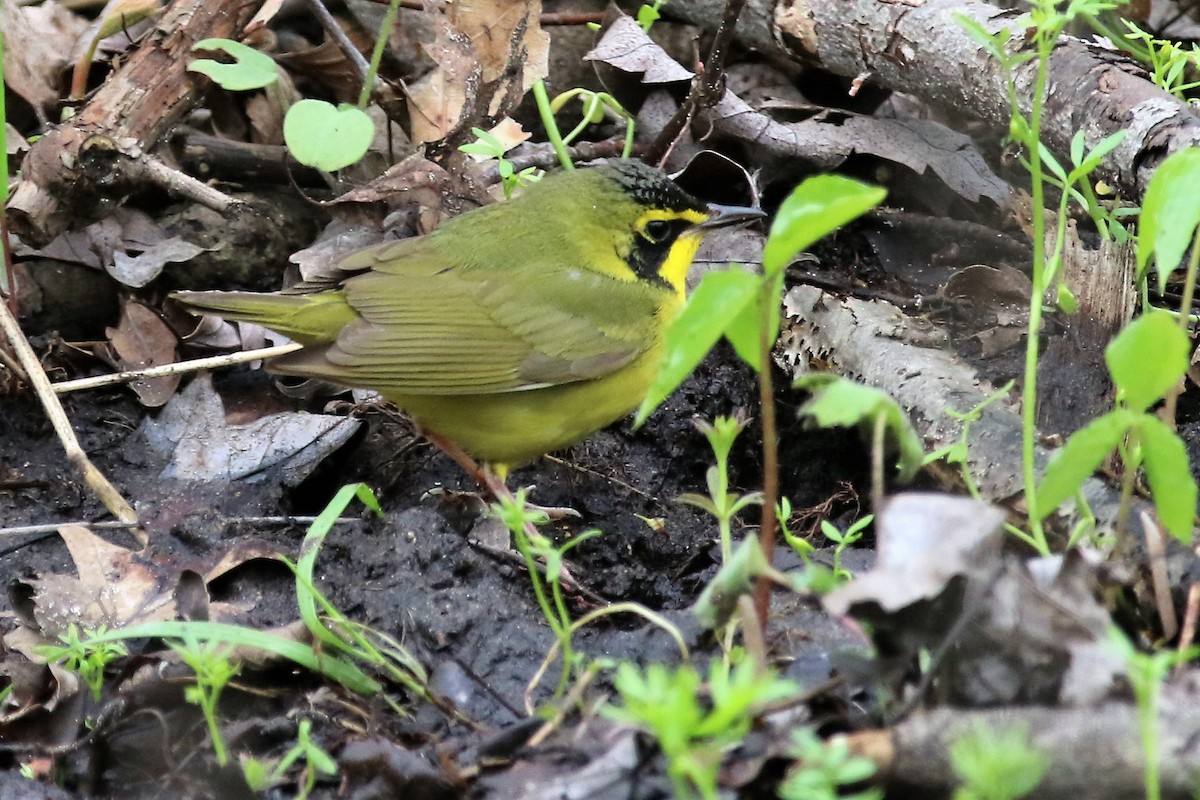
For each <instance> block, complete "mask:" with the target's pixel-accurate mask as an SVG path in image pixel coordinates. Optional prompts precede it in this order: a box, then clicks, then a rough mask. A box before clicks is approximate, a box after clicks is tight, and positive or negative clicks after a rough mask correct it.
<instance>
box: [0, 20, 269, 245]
mask: <svg viewBox="0 0 1200 800" xmlns="http://www.w3.org/2000/svg"><path fill="white" fill-rule="evenodd" d="M260 4H261V3H260V2H258V1H257V0H250V1H249V2H247V0H176V2H174V3H172V4H171V5H170V6H169V7H168V8H167V9H166V11H165V12H164V13H163V15H162V17H161V18H160V19H159V20H158V22H157V23H156V24H155V25H154V27H153V28H151V30H150V31H149V32H148V33H147V34H146V37H145V38H144V39H143V40H142V42H141V43H140V45H139V47H138V48H137V50H136V51H135V52H134V53H132V54H131V55H130V57H129V59H128V61H127V62H126V63H125V64H124V65H123V66H122V67H121V68H120V69H118V70H117V71H115V72H114V73H113V74H112V75H110V76H109V77H108V80H107V81H105V83H104V85H103V86H101V87H100V88H99V89H97V90H96V92H95V94H94V95H93V96H92V98H91V99H90V100H89V101H88V103H87V105H85V106H84V107H83V108H81V109H80V110H79V113H78V114H76V115H75V117H73V118H72V119H71V120H69V121H68V122H65V123H63V124H62V125H59V126H58V127H57V128H55V129H54V130H52V131H50V132H49V133H47V134H46V135H45V136H43V137H42V138H41V139H39V140H38V141H37V142H35V143H34V145H33V147H32V148H30V151H29V154H28V155H27V156H26V158H25V161H24V165H23V166H22V170H21V179H20V181H19V182H18V183H17V185H16V188H15V189H14V191H13V194H12V198H11V199H10V201H9V204H8V213H9V224H10V225H11V226H12V230H13V231H14V232H15V233H16V234H17V235H18V236H20V237H21V238H22V239H24V240H25V241H27V242H28V243H30V244H34V245H37V246H42V245H45V244H46V243H47V242H49V241H50V240H51V239H53V238H54V237H55V236H56V235H58V234H59V233H61V232H63V231H65V230H67V229H68V228H69V227H78V226H82V225H84V224H87V223H88V222H92V221H94V220H96V219H99V218H100V217H102V216H103V215H104V213H105V212H106V210H107V209H109V208H112V207H115V205H116V204H117V203H119V202H120V201H121V200H123V199H124V197H125V196H127V195H128V194H129V193H130V192H131V191H132V190H133V189H135V188H137V187H138V186H140V185H144V184H145V183H146V181H147V170H148V168H149V169H150V171H152V172H153V171H161V170H160V169H159V165H158V164H157V162H156V164H155V165H143V164H142V163H141V161H142V160H143V156H144V154H145V153H146V152H147V151H149V150H150V149H151V148H153V147H154V146H155V144H157V143H158V141H159V140H160V138H161V137H162V136H163V135H164V134H165V133H166V132H167V131H169V130H170V129H171V128H172V127H174V126H175V125H176V124H178V123H179V121H180V120H181V119H182V118H183V116H184V115H185V114H186V113H187V112H188V111H190V110H191V109H192V107H193V106H194V105H195V103H196V101H197V100H198V99H199V97H200V95H201V93H202V91H203V90H204V87H206V86H207V84H208V79H207V78H204V77H202V76H200V75H198V74H197V73H192V72H188V71H187V65H188V62H189V61H191V60H192V58H193V53H192V46H193V45H195V43H196V42H198V41H200V40H202V39H206V38H210V37H223V38H236V37H237V36H238V35H239V33H240V32H241V30H242V28H243V27H244V26H245V25H246V23H247V22H248V21H249V20H250V18H251V17H252V16H253V15H254V12H255V10H256V9H257V8H258V6H259V5H260ZM208 201H209V202H214V201H216V198H214V197H213V195H211V193H210V194H209V195H208Z"/></svg>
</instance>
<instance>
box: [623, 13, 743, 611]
mask: <svg viewBox="0 0 1200 800" xmlns="http://www.w3.org/2000/svg"><path fill="white" fill-rule="evenodd" d="M745 5H746V0H728V2H726V3H725V13H724V14H723V15H722V16H721V24H720V25H719V26H718V27H717V32H716V34H715V35H714V36H713V43H712V47H711V48H709V51H708V59H707V60H706V61H705V62H704V64H703V65H702V68H701V70H700V72H699V74H697V75H696V77H695V78H694V79H692V88H691V91H689V92H688V96H687V99H686V100H684V101H683V104H682V105H680V106H679V110H678V111H676V112H675V116H673V117H671V119H670V120H669V121H668V122H667V124H666V125H664V126H663V129H662V130H661V131H659V134H658V138H656V139H655V140H654V144H652V145H650V149H649V151H648V152H647V153H646V157H645V161H646V163H647V164H654V165H656V166H662V162H663V161H664V160H665V159H666V157H667V154H668V153H670V152H671V150H672V148H674V147H675V143H676V142H677V141H678V140H679V137H680V136H682V135H683V131H684V130H685V129H686V128H687V126H688V124H689V123H690V122H691V121H692V117H694V116H695V114H696V112H697V111H698V110H700V109H702V108H712V106H714V105H716V103H717V101H718V100H720V99H721V96H722V95H724V94H725V55H726V53H728V51H729V45H730V44H731V43H732V42H733V33H734V28H736V27H737V21H738V17H739V16H741V13H742V7H743V6H745ZM764 621H765V620H764Z"/></svg>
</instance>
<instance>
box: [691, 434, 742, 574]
mask: <svg viewBox="0 0 1200 800" xmlns="http://www.w3.org/2000/svg"><path fill="white" fill-rule="evenodd" d="M747 422H748V420H746V419H743V418H739V417H724V416H722V417H717V418H716V419H715V420H713V421H712V423H711V424H710V423H708V422H705V421H703V420H699V421H697V422H696V427H697V428H699V429H700V432H701V433H703V434H704V438H706V439H708V444H709V447H711V448H712V451H713V455H714V456H715V457H716V460H717V463H716V464H715V465H714V466H711V467H709V468H708V472H707V473H706V476H705V477H706V482H707V483H708V495H707V496H706V495H702V494H694V493H687V494H682V495H680V496H679V497H678V498H677V500H678V501H679V502H680V503H687V504H688V505H692V506H695V507H696V508H699V509H701V510H703V511H707V512H708V513H709V514H712V515H713V516H714V517H716V520H717V529H718V532H719V534H720V540H721V561H722V562H728V561H729V559H730V557H731V556H732V555H733V518H734V517H736V516H737V515H738V514H739V513H740V512H741V511H743V510H744V509H746V508H749V507H750V506H753V505H758V504H759V503H762V492H751V493H750V494H745V495H739V494H734V493H733V492H730V491H729V453H730V451H731V450H732V449H733V443H734V441H736V440H737V437H738V434H740V433H741V432H742V431H743V430H745V428H746V424H747Z"/></svg>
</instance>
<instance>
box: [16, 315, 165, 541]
mask: <svg viewBox="0 0 1200 800" xmlns="http://www.w3.org/2000/svg"><path fill="white" fill-rule="evenodd" d="M0 330H2V331H3V332H4V335H5V336H6V337H7V338H8V341H9V343H10V344H11V345H12V348H13V351H14V352H15V353H16V356H17V360H18V361H20V362H21V366H23V367H24V368H25V372H26V374H27V375H28V376H29V383H30V385H31V386H32V387H33V390H34V392H36V393H37V396H38V399H39V400H41V402H42V407H43V408H44V409H46V416H47V418H49V420H50V424H51V425H53V426H54V431H55V433H57V434H58V438H59V441H61V442H62V446H63V449H64V450H65V451H66V453H67V460H68V461H70V462H71V463H72V464H73V465H75V468H76V469H78V470H79V472H80V473H81V474H82V475H83V479H84V481H85V482H86V483H87V485H88V486H89V487H91V489H92V491H93V492H95V493H96V496H97V497H99V498H100V501H101V502H103V503H104V506H105V508H107V509H108V510H109V512H110V513H111V514H112V515H113V516H114V517H116V518H117V519H119V520H121V521H122V522H129V523H136V522H137V519H138V518H137V514H136V513H135V512H134V510H133V507H132V506H131V505H129V503H128V502H126V501H125V498H124V497H122V496H121V493H120V492H118V491H117V489H116V487H114V486H113V485H112V484H111V483H109V481H108V479H107V478H105V477H104V474H103V473H101V472H100V470H98V469H96V466H95V465H94V464H93V463H92V462H91V460H90V459H89V458H88V457H87V453H85V452H84V451H83V448H82V447H80V446H79V440H78V439H77V438H76V437H75V431H74V430H72V428H71V422H70V420H68V419H67V414H66V412H65V411H64V410H63V407H62V403H60V402H59V400H58V396H57V395H56V394H54V388H53V387H52V386H51V385H50V379H49V378H48V377H46V373H45V371H44V370H43V369H42V365H41V364H40V363H39V362H38V358H37V354H36V353H34V352H33V348H32V347H31V346H30V345H29V341H28V340H27V339H26V338H25V334H24V333H22V332H21V326H20V325H18V324H17V319H16V317H14V316H13V315H12V314H11V313H10V312H9V310H8V306H7V305H5V304H4V303H0ZM133 534H134V536H135V537H137V539H138V541H139V542H141V543H142V544H143V545H145V544H146V534H145V532H143V531H141V530H138V529H134V531H133Z"/></svg>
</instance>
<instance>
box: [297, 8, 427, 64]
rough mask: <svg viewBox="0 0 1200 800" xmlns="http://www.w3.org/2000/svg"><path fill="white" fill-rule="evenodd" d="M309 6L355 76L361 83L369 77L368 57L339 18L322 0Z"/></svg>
mask: <svg viewBox="0 0 1200 800" xmlns="http://www.w3.org/2000/svg"><path fill="white" fill-rule="evenodd" d="M383 2H384V4H385V5H386V3H387V0H383ZM400 5H402V6H404V7H405V8H412V6H409V5H407V4H405V3H401V4H400ZM308 6H309V8H311V9H312V12H313V15H314V16H315V17H316V18H317V21H318V22H320V23H321V27H322V28H323V29H324V30H325V33H326V34H328V36H329V37H330V38H331V39H333V41H334V43H335V44H337V46H338V49H339V50H341V51H342V55H343V56H345V57H346V60H347V61H349V62H350V65H351V66H353V67H354V72H355V77H356V78H358V82H359V84H362V83H363V82H365V81H366V79H367V70H368V68H369V65H368V64H367V59H366V58H365V57H364V56H363V54H362V53H361V52H359V49H358V48H357V47H355V46H354V43H353V42H351V41H350V37H349V36H347V35H346V32H345V31H344V30H342V26H341V25H339V24H338V22H337V20H336V19H334V18H333V15H332V14H330V13H329V9H327V8H326V7H325V4H324V3H323V2H321V0H308ZM417 7H418V8H420V7H421V6H420V3H418V4H417Z"/></svg>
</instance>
